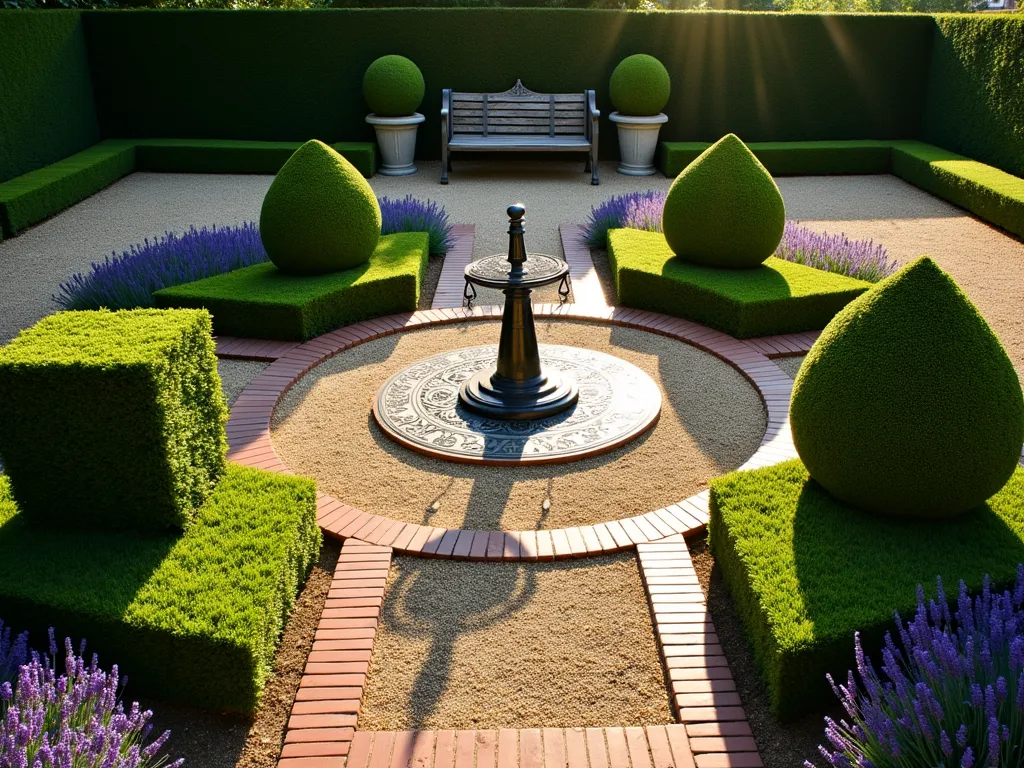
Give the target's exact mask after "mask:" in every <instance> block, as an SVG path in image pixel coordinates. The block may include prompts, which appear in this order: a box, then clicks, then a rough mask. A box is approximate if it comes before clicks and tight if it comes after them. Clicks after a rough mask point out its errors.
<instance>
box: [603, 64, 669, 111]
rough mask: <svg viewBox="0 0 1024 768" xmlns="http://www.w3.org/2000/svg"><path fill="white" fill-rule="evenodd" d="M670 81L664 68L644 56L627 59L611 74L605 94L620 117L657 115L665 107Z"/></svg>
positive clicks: (662, 65)
mask: <svg viewBox="0 0 1024 768" xmlns="http://www.w3.org/2000/svg"><path fill="white" fill-rule="evenodd" d="M671 90H672V81H671V80H670V78H669V76H668V70H667V69H665V65H664V64H662V63H661V62H660V61H658V60H657V59H656V58H654V57H653V56H648V55H647V54H646V53H637V54H634V55H633V56H627V57H626V58H624V59H623V60H622V61H620V62H619V65H618V66H617V67H615V69H614V71H612V77H611V80H610V81H609V83H608V95H609V96H610V97H611V100H612V104H614V105H615V109H617V110H618V111H619V113H620V114H623V115H631V116H634V117H647V116H650V115H656V114H658V113H659V112H661V110H662V109H664V107H665V105H666V104H668V97H669V93H670V92H671Z"/></svg>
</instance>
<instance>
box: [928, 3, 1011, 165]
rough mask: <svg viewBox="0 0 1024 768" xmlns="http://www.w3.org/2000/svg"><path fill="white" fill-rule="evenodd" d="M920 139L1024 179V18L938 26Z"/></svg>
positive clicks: (954, 18) (965, 19)
mask: <svg viewBox="0 0 1024 768" xmlns="http://www.w3.org/2000/svg"><path fill="white" fill-rule="evenodd" d="M934 24H935V26H934V32H933V38H934V42H933V44H932V55H931V66H930V68H929V73H928V88H927V99H926V101H925V108H924V119H923V126H922V132H921V138H923V139H924V140H925V141H928V142H931V143H933V144H938V145H939V146H942V147H945V148H946V149H950V150H953V151H956V152H960V153H962V154H965V155H967V156H968V157H971V158H973V159H975V160H980V161H981V162H984V163H989V164H990V165H994V166H996V167H997V168H1002V169H1003V170H1004V171H1008V172H1009V173H1012V174H1014V175H1015V176H1024V88H1022V87H1021V62H1022V61H1024V17H1022V16H1021V14H1019V13H1017V14H987V13H972V14H969V15H952V14H950V15H945V14H944V15H941V16H936V17H935V19H934Z"/></svg>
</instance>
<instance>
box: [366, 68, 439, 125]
mask: <svg viewBox="0 0 1024 768" xmlns="http://www.w3.org/2000/svg"><path fill="white" fill-rule="evenodd" d="M425 88H426V86H425V85H424V83H423V73H422V72H420V68H419V67H417V66H416V64H415V63H414V62H413V61H412V60H410V59H407V58H405V56H395V55H391V56H381V57H380V58H379V59H377V60H376V61H374V62H373V63H372V64H371V65H370V66H368V67H367V68H366V74H365V75H363V96H364V98H365V99H366V103H367V104H369V105H370V111H371V112H373V113H374V114H376V115H378V116H379V117H406V116H408V115H411V114H413V113H414V112H415V111H416V108H417V107H419V105H420V104H421V103H422V101H423V93H424V90H425Z"/></svg>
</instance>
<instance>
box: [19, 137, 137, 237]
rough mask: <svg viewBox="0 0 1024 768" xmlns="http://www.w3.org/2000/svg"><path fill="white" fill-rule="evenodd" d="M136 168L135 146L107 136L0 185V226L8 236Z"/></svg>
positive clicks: (98, 189)
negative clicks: (68, 155)
mask: <svg viewBox="0 0 1024 768" xmlns="http://www.w3.org/2000/svg"><path fill="white" fill-rule="evenodd" d="M133 170H135V146H134V144H133V143H132V142H130V141H125V140H121V139H108V140H107V141H101V142H100V143H99V144H96V145H94V146H92V147H89V149H86V150H84V151H82V152H79V153H77V154H74V155H71V157H68V158H65V159H64V160H59V161H57V162H56V163H53V164H51V165H47V166H45V167H43V168H40V169H39V170H36V171H30V172H29V173H26V174H24V175H23V176H18V177H16V178H14V179H11V180H10V181H8V182H5V183H3V184H0V226H2V228H3V231H4V235H6V236H8V237H10V236H12V235H14V234H16V233H17V232H18V230H21V229H24V228H25V227H28V226H30V225H32V224H35V223H37V222H39V221H42V220H43V219H45V218H47V217H48V216H53V215H54V214H55V213H60V212H61V211H63V210H64V209H65V208H69V207H71V206H72V205H74V204H75V203H77V202H80V201H81V200H84V199H85V198H87V197H89V196H90V195H93V194H95V193H96V192H99V191H100V190H101V189H103V188H104V187H106V186H108V185H109V184H112V183H114V182H115V181H117V180H118V179H120V178H121V177H122V176H126V175H128V174H129V173H131V172H132V171H133Z"/></svg>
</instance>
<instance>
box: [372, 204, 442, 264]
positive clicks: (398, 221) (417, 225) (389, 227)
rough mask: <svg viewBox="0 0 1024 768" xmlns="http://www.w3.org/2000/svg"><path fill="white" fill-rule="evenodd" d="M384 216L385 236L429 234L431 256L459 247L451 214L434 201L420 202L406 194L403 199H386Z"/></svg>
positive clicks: (382, 205) (382, 229)
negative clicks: (454, 234) (402, 233)
mask: <svg viewBox="0 0 1024 768" xmlns="http://www.w3.org/2000/svg"><path fill="white" fill-rule="evenodd" d="M377 202H378V203H380V213H381V218H382V219H383V224H382V226H381V228H380V233H381V234H382V235H391V234H394V233H395V232H426V233H427V234H428V235H429V238H430V253H431V255H441V254H444V253H447V252H448V249H449V248H451V247H452V246H453V245H454V244H455V238H454V236H453V235H452V225H451V223H450V222H449V221H448V213H447V212H446V211H445V209H444V208H443V207H442V206H441V205H439V204H438V203H436V202H434V201H433V200H417V199H416V198H415V197H413V196H412V195H406V196H405V197H404V198H402V199H401V200H397V199H396V200H392V199H391V198H389V197H382V198H380V200H378V201H377Z"/></svg>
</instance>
